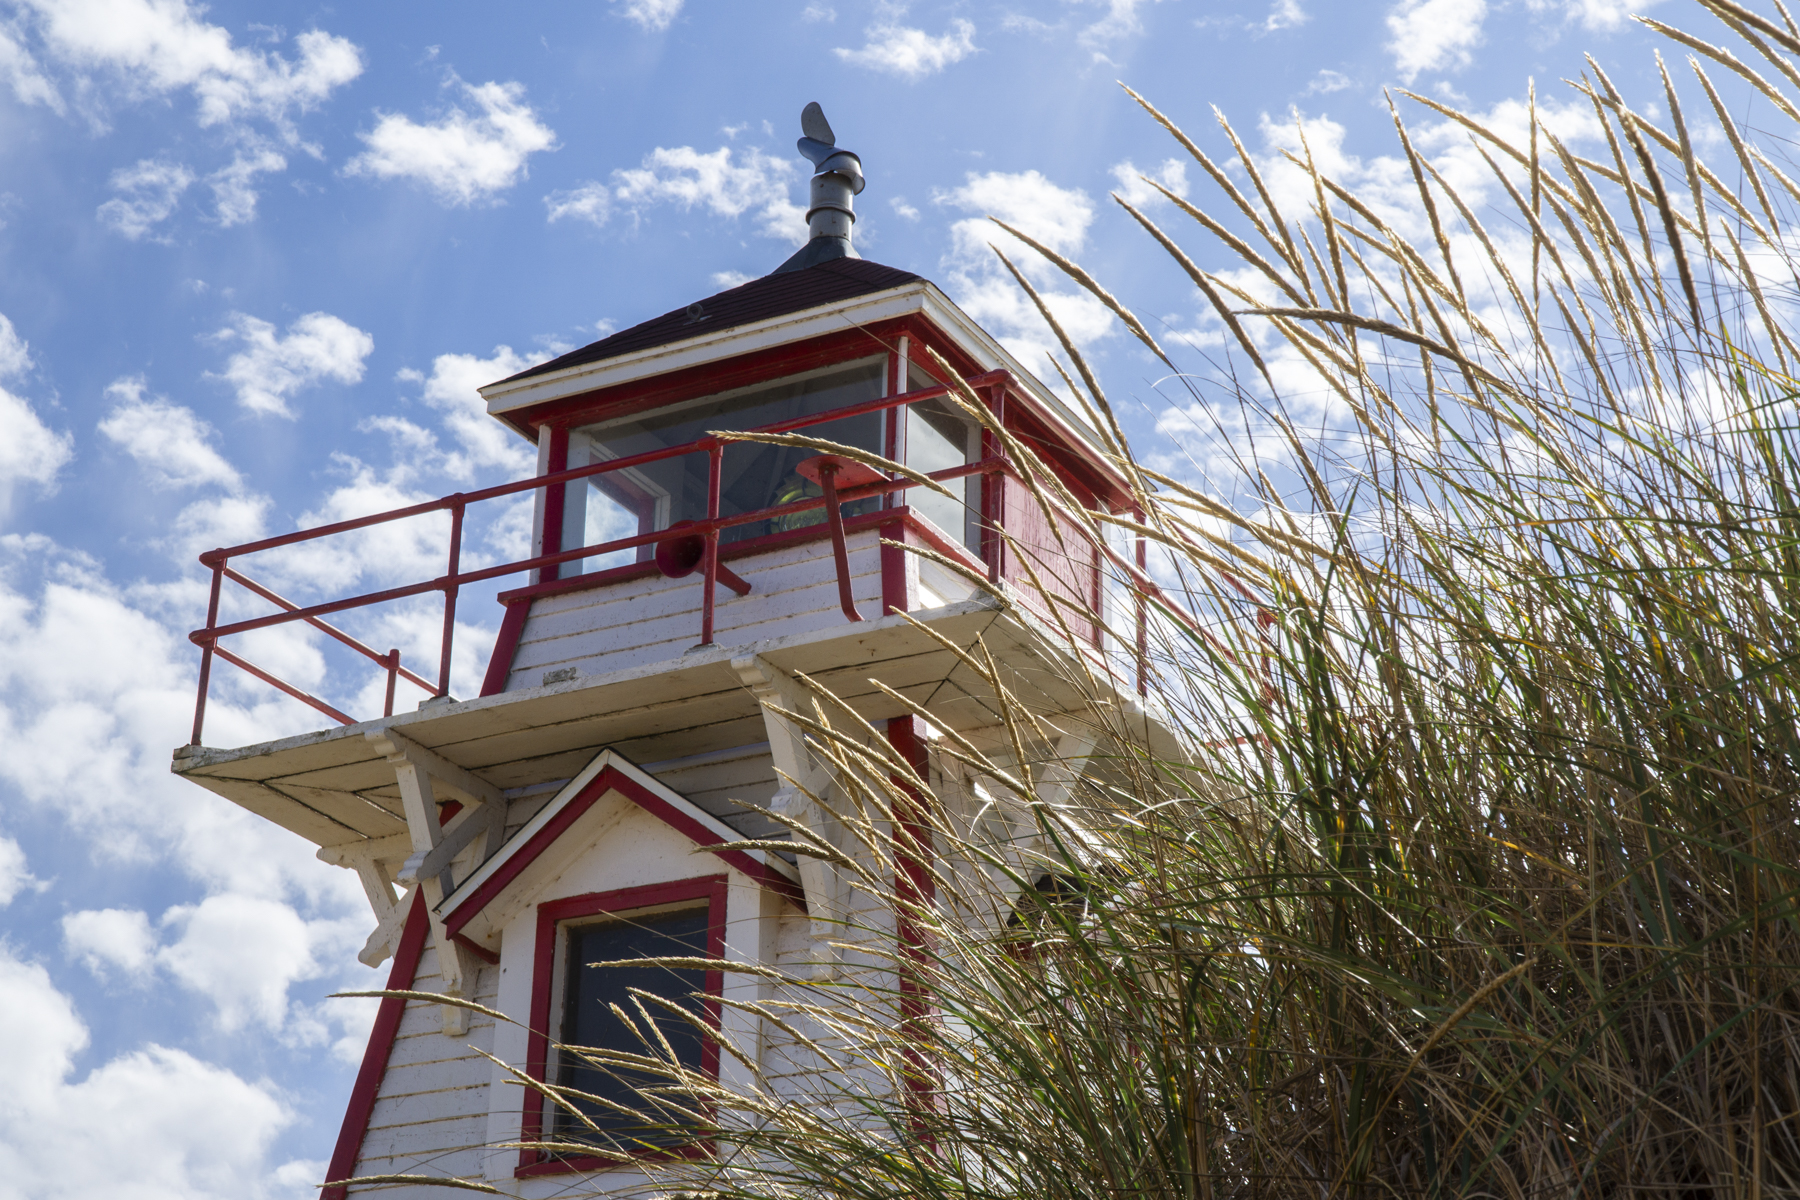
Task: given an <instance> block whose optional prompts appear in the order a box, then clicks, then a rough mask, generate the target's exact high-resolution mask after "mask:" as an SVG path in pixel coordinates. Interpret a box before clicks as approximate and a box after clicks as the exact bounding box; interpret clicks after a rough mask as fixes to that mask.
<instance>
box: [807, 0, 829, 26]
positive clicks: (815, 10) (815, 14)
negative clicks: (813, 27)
mask: <svg viewBox="0 0 1800 1200" xmlns="http://www.w3.org/2000/svg"><path fill="white" fill-rule="evenodd" d="M800 19H801V20H802V21H824V22H825V23H827V24H830V23H831V22H832V21H835V20H837V9H835V8H833V7H831V5H829V4H809V5H807V6H806V8H805V9H804V10H803V11H802V12H801V13H800Z"/></svg>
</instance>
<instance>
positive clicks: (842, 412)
mask: <svg viewBox="0 0 1800 1200" xmlns="http://www.w3.org/2000/svg"><path fill="white" fill-rule="evenodd" d="M1001 377H1006V378H1010V377H1011V375H1010V373H1009V372H1007V371H989V372H987V373H985V374H982V375H976V376H973V377H972V378H970V379H968V380H967V381H966V382H967V384H968V386H969V387H971V388H980V387H986V386H989V385H991V384H993V383H997V382H999V381H1000V379H1001ZM952 390H953V389H952V388H951V387H950V385H948V384H941V383H940V384H933V385H932V386H930V387H925V388H918V389H916V390H914V391H910V392H900V393H897V394H896V395H893V396H883V397H880V398H879V399H875V400H865V401H863V402H862V403H860V404H851V405H847V406H845V407H844V408H834V409H830V410H828V411H826V412H823V413H813V414H811V415H809V416H804V417H789V418H788V419H787V420H785V421H775V422H772V423H770V424H768V425H761V426H758V427H756V428H755V429H746V430H742V431H741V433H742V434H744V435H751V434H758V433H789V432H791V431H793V430H795V429H804V428H806V427H807V426H809V425H827V424H830V423H831V422H833V421H842V420H845V419H847V418H850V417H860V416H865V415H867V414H869V413H874V412H885V411H886V410H888V409H890V408H898V407H901V406H902V405H908V404H918V403H921V402H923V401H926V400H935V399H936V398H937V397H939V396H942V395H945V394H947V393H949V392H950V391H952ZM734 432H738V431H734ZM717 442H718V439H717V438H713V437H711V436H707V437H701V438H695V439H694V440H693V441H691V442H683V443H682V444H681V445H679V446H663V447H659V448H658V449H655V450H645V451H643V452H642V453H639V454H632V455H628V456H626V457H624V458H614V459H608V460H607V461H605V462H601V463H589V464H588V465H587V466H585V467H570V468H568V469H567V470H563V471H557V472H555V473H553V474H550V475H532V476H528V477H527V478H525V479H515V480H513V481H512V482H510V483H497V484H495V485H493V486H492V487H485V488H480V489H478V490H476V491H473V492H452V493H450V494H449V495H447V496H440V497H439V498H437V499H436V500H424V501H421V502H419V503H418V504H409V505H406V506H404V507H401V508H391V509H388V510H387V511H385V512H378V513H370V514H369V515H368V516H365V517H351V518H349V519H347V520H343V521H333V522H332V523H331V524H329V525H316V526H314V527H313V528H311V529H297V530H295V531H294V532H292V533H283V534H278V535H277V536H275V537H269V538H262V539H260V540H258V541H254V542H245V543H244V544H242V545H240V546H228V547H221V548H219V549H216V550H208V551H206V552H205V553H204V554H202V555H200V563H201V565H202V566H207V567H210V566H213V565H214V562H215V560H219V561H229V560H231V559H233V558H241V557H243V556H244V555H246V554H257V553H260V552H261V551H264V550H276V549H279V548H281V547H282V546H293V545H298V544H299V543H301V542H308V541H312V540H314V539H316V538H322V537H333V536H335V535H337V534H340V533H352V532H355V531H356V530H358V529H367V528H368V527H369V526H371V525H381V524H385V523H386V522H389V521H401V520H405V519H406V518H408V517H421V516H424V515H426V514H427V513H434V512H448V511H450V510H452V509H454V508H458V507H464V508H466V507H467V506H469V505H471V504H478V503H480V502H481V501H483V500H495V499H498V498H499V497H501V496H511V495H516V494H518V493H519V492H529V491H535V490H537V489H538V488H541V487H556V486H557V485H559V484H564V483H572V482H574V481H575V480H577V479H586V478H588V477H589V476H592V475H604V474H606V473H608V472H610V471H622V470H626V469H628V468H630V467H636V466H642V465H643V464H645V463H651V462H659V461H661V460H662V459H665V458H676V457H679V456H681V455H683V454H697V453H700V452H701V451H704V450H708V449H710V448H711V447H712V446H714V445H716V444H717ZM847 492H848V489H846V493H847Z"/></svg>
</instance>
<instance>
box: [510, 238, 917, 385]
mask: <svg viewBox="0 0 1800 1200" xmlns="http://www.w3.org/2000/svg"><path fill="white" fill-rule="evenodd" d="M919 278H920V277H919V276H917V275H914V274H913V273H912V272H911V271H902V270H900V269H899V268H897V267H884V266H882V265H881V264H880V263H875V262H870V261H869V260H867V259H864V258H836V259H832V260H831V261H829V262H823V263H820V264H818V265H817V266H814V267H808V268H806V269H805V270H801V271H787V272H784V273H781V274H775V275H764V276H763V277H762V278H761V279H752V280H751V281H750V282H749V283H745V284H740V285H739V286H737V287H734V288H729V289H727V290H726V291H723V292H719V293H716V294H715V295H711V296H708V297H706V298H705V299H704V300H697V301H695V302H694V303H693V304H690V305H688V306H686V307H685V308H678V309H675V310H674V311H672V312H666V313H664V314H663V315H662V316H660V317H652V318H651V319H650V320H648V321H643V322H640V323H639V324H637V325H633V326H632V327H631V328H630V329H621V330H620V331H619V332H617V333H615V334H612V335H611V336H610V337H604V338H601V339H600V340H599V341H597V342H593V343H590V344H589V345H586V346H583V347H581V349H579V350H571V351H569V352H568V353H567V354H564V355H562V356H561V357H559V358H553V359H551V360H550V361H549V362H544V363H539V364H538V365H537V366H535V367H529V368H527V369H526V370H523V371H520V372H519V373H518V374H517V375H513V376H510V377H508V378H506V379H503V380H501V381H500V382H501V383H512V382H514V381H515V380H520V379H529V378H531V377H532V376H534V375H547V374H549V373H551V372H553V371H560V370H563V369H564V368H566V367H579V366H585V365H587V364H589V363H597V362H603V361H605V360H606V359H609V358H617V357H619V356H621V355H625V354H633V353H636V352H638V351H642V350H650V349H654V348H655V347H657V346H666V345H668V344H670V343H671V342H679V341H682V340H683V339H685V338H690V337H693V336H694V335H695V334H698V333H714V332H716V331H718V330H721V329H731V328H733V327H735V326H738V325H749V324H751V323H753V322H756V321H766V320H768V319H769V318H771V317H783V316H786V315H787V314H789V313H796V312H802V311H804V310H806V309H809V308H818V307H820V306H821V305H826V304H835V303H838V302H840V301H844V300H853V299H855V298H856V297H858V296H866V295H868V294H870V293H872V292H882V291H886V290H887V289H889V288H896V287H901V286H903V285H905V284H908V283H915V282H917V281H918V280H919Z"/></svg>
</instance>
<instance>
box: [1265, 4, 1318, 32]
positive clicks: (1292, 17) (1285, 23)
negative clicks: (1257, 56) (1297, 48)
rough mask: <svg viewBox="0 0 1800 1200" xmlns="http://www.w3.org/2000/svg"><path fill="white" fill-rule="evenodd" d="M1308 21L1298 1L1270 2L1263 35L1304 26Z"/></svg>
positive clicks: (1308, 18)
mask: <svg viewBox="0 0 1800 1200" xmlns="http://www.w3.org/2000/svg"><path fill="white" fill-rule="evenodd" d="M1310 19H1311V18H1310V17H1308V16H1307V14H1306V10H1305V9H1304V8H1301V7H1300V0H1272V3H1271V4H1270V5H1269V15H1268V17H1267V18H1265V19H1264V21H1263V23H1262V28H1263V31H1264V32H1265V33H1274V32H1275V31H1276V30H1278V29H1292V28H1294V27H1295V26H1296V25H1304V24H1306V22H1307V21H1308V20H1310Z"/></svg>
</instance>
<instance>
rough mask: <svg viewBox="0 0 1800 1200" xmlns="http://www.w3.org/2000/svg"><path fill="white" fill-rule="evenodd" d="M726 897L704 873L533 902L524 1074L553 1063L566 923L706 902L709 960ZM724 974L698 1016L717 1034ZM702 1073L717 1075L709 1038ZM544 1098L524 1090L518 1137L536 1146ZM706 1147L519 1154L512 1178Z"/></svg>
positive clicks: (718, 939) (715, 975) (719, 949)
mask: <svg viewBox="0 0 1800 1200" xmlns="http://www.w3.org/2000/svg"><path fill="white" fill-rule="evenodd" d="M727 896H728V888H727V877H726V876H724V875H702V876H697V877H695V878H692V879H677V880H673V881H671V882H669V883H653V884H648V885H645V886H643V887H630V888H619V889H616V890H614V891H610V892H589V893H587V894H586V895H582V896H568V897H565V898H563V899H561V900H548V901H545V902H544V903H543V904H540V905H538V924H537V945H536V948H535V953H534V955H533V958H532V964H531V972H532V974H531V1032H530V1040H529V1042H528V1043H527V1049H526V1053H525V1073H526V1074H527V1075H529V1076H530V1077H531V1078H532V1079H534V1080H536V1081H537V1082H539V1083H543V1082H545V1073H546V1072H547V1071H548V1069H549V1063H550V1020H551V1009H552V1007H553V1006H554V1002H555V997H554V996H553V995H552V992H551V986H552V981H553V980H554V978H555V975H556V944H557V932H558V930H559V929H560V928H561V926H562V925H563V924H565V923H566V922H569V921H575V920H579V919H581V918H583V917H597V916H602V915H604V914H608V913H621V914H622V913H629V912H633V911H636V910H638V909H644V908H654V907H657V906H659V905H664V904H674V903H679V902H680V901H683V900H700V899H704V900H705V901H706V902H707V921H706V926H707V930H706V953H707V956H708V957H710V958H714V959H722V958H723V957H724V956H725V904H726V899H727ZM724 988H725V975H724V972H722V971H708V972H707V973H706V995H707V1000H706V1003H705V1004H704V1005H703V1006H702V1011H703V1019H704V1020H705V1021H706V1023H707V1024H708V1025H710V1026H712V1027H713V1028H714V1029H717V1028H718V1027H719V1018H720V1009H721V1005H720V1002H719V997H720V996H721V995H722V994H723V993H724ZM700 1069H701V1070H702V1071H704V1072H705V1073H706V1074H708V1075H710V1076H712V1077H713V1078H715V1079H716V1078H718V1075H719V1047H718V1045H717V1044H716V1043H714V1042H712V1041H710V1040H709V1041H706V1042H704V1043H702V1045H701V1049H700ZM545 1104H546V1101H545V1098H544V1096H543V1094H542V1093H540V1092H538V1091H535V1090H533V1089H531V1088H526V1089H525V1110H524V1114H523V1119H522V1121H521V1122H520V1127H519V1134H520V1137H519V1140H520V1141H525V1142H533V1141H537V1140H538V1139H540V1138H541V1137H542V1136H543V1133H544V1108H545ZM703 1150H704V1147H701V1146H688V1147H673V1148H670V1149H666V1150H645V1151H642V1152H639V1153H634V1154H629V1155H619V1156H609V1155H602V1154H582V1155H556V1156H552V1155H548V1154H544V1153H540V1152H538V1151H534V1150H521V1151H519V1165H518V1168H517V1169H516V1170H514V1172H513V1174H514V1175H515V1176H516V1177H519V1178H524V1177H526V1176H533V1175H563V1174H569V1173H572V1172H578V1171H603V1170H607V1169H609V1168H612V1167H617V1166H619V1165H621V1164H623V1163H627V1162H632V1161H637V1160H643V1159H649V1160H655V1159H667V1158H689V1157H693V1156H695V1155H697V1154H700V1153H702V1152H703Z"/></svg>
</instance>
